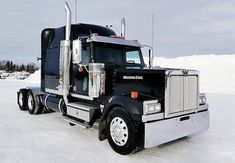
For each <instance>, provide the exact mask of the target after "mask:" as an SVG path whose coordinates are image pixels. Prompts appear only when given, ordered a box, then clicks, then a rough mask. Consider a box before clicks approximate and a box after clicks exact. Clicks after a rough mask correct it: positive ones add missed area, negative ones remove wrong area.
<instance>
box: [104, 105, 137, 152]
mask: <svg viewBox="0 0 235 163" xmlns="http://www.w3.org/2000/svg"><path fill="white" fill-rule="evenodd" d="M107 122H108V123H107V126H106V131H107V138H108V141H109V144H110V146H111V147H112V149H113V150H114V151H116V152H117V153H119V154H122V155H127V154H129V153H131V152H133V151H134V149H135V148H136V145H135V142H136V141H135V129H134V124H133V121H132V119H131V117H130V115H129V114H128V113H127V112H126V111H125V110H124V109H123V108H121V107H117V108H114V109H113V110H112V111H111V112H110V113H109V115H108V121H107Z"/></svg>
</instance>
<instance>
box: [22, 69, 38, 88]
mask: <svg viewBox="0 0 235 163" xmlns="http://www.w3.org/2000/svg"><path fill="white" fill-rule="evenodd" d="M25 82H26V83H33V84H38V85H40V83H41V70H40V69H39V70H37V71H35V72H34V73H33V74H32V75H30V76H29V77H28V78H27V79H25Z"/></svg>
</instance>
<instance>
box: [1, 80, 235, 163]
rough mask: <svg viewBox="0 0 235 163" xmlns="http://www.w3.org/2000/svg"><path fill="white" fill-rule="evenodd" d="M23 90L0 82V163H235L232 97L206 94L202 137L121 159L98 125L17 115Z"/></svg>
mask: <svg viewBox="0 0 235 163" xmlns="http://www.w3.org/2000/svg"><path fill="white" fill-rule="evenodd" d="M24 86H25V83H24V82H19V81H6V80H0V90H1V91H0V97H2V98H0V103H1V105H0V114H1V118H0V131H1V132H0V162H4V163H8V162H9V163H11V162H35V163H37V162H43V163H47V162H48V163H49V162H61V163H62V162H97V163H99V162H102V163H103V162H110V163H116V162H122V163H126V162H135V163H145V162H146V163H147V162H148V163H151V162H153V163H154V162H161V163H172V162H174V163H177V162H181V163H182V162H185V163H186V162H190V163H198V162H200V163H220V162H224V163H233V162H235V146H234V144H235V132H233V131H234V127H235V125H234V124H235V119H234V115H235V110H234V106H235V101H234V98H235V95H225V94H208V96H207V97H208V101H209V104H210V124H211V125H210V128H209V130H207V131H206V132H203V133H199V134H197V135H193V136H190V137H187V138H183V139H179V140H176V141H173V142H169V143H167V144H164V145H161V146H158V147H154V148H150V149H145V150H142V151H139V152H138V153H135V154H130V155H127V156H122V155H119V154H117V153H115V152H114V151H113V150H112V149H111V147H110V146H109V144H108V142H107V140H105V141H99V140H98V130H97V126H98V124H95V126H94V127H93V128H91V129H83V128H80V127H76V126H75V127H71V126H69V125H68V123H66V122H65V121H63V120H62V119H61V118H60V114H59V113H47V114H40V115H29V114H28V113H27V111H20V110H19V109H18V106H17V104H16V92H17V90H18V89H19V88H21V87H24ZM3 97H4V98H3ZM6 99H7V100H6Z"/></svg>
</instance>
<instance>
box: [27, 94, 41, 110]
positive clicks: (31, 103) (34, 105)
mask: <svg viewBox="0 0 235 163" xmlns="http://www.w3.org/2000/svg"><path fill="white" fill-rule="evenodd" d="M27 108H28V112H29V114H40V113H42V111H43V108H42V106H41V105H40V104H39V103H38V102H36V99H35V97H34V95H33V93H32V91H31V90H29V91H28V95H27Z"/></svg>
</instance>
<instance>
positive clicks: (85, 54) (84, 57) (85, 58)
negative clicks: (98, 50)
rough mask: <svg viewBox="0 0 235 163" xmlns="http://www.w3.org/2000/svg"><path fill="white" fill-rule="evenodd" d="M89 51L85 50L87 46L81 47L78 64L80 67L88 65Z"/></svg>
mask: <svg viewBox="0 0 235 163" xmlns="http://www.w3.org/2000/svg"><path fill="white" fill-rule="evenodd" d="M89 58H90V57H89V49H88V48H87V46H85V45H83V46H82V61H81V62H80V64H82V65H88V64H89Z"/></svg>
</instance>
